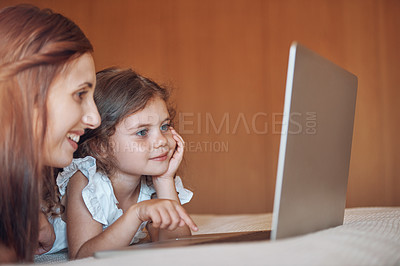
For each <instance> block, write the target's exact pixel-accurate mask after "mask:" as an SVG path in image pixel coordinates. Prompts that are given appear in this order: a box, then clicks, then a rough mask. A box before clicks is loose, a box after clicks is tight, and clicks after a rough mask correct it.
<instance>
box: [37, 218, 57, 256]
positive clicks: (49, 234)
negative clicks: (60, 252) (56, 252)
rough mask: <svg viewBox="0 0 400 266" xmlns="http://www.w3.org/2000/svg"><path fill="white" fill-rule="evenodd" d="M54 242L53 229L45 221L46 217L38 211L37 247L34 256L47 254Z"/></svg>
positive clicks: (47, 221)
mask: <svg viewBox="0 0 400 266" xmlns="http://www.w3.org/2000/svg"><path fill="white" fill-rule="evenodd" d="M55 240H56V234H55V233H54V227H53V225H51V224H50V222H49V220H47V217H46V215H45V214H44V213H43V212H42V211H39V239H38V242H39V245H38V248H37V249H36V252H35V255H40V254H43V253H46V252H48V251H49V250H50V249H51V248H52V247H53V244H54V241H55Z"/></svg>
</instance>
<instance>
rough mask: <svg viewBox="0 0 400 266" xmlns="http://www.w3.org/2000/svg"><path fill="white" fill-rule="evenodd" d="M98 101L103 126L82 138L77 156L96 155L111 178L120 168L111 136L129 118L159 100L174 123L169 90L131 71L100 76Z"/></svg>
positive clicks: (110, 71) (106, 72) (99, 165)
mask: <svg viewBox="0 0 400 266" xmlns="http://www.w3.org/2000/svg"><path fill="white" fill-rule="evenodd" d="M96 80H97V81H96V90H95V92H94V101H95V103H96V105H97V109H98V110H99V113H100V117H101V124H100V126H99V127H97V128H95V129H89V130H87V132H86V133H85V134H84V135H83V136H82V138H81V143H80V144H79V148H78V150H77V152H76V154H75V157H85V156H93V157H94V158H96V164H97V169H98V170H99V171H101V172H103V173H104V174H106V175H108V176H110V175H112V174H113V173H114V170H115V169H116V166H117V162H116V160H115V158H114V156H113V152H111V151H112V149H113V144H112V143H110V141H109V139H110V137H111V136H112V135H113V134H114V133H115V129H116V126H117V125H118V124H119V123H120V122H122V121H123V120H124V118H126V117H127V116H129V115H131V114H134V113H136V112H138V111H140V110H143V109H144V108H145V107H146V104H147V103H148V102H149V101H150V100H152V99H154V98H155V97H159V98H160V99H162V100H163V101H164V102H165V103H166V104H167V107H168V112H169V115H170V119H171V121H172V120H173V118H174V116H175V110H174V108H172V107H171V105H170V104H169V96H170V93H169V90H168V89H166V88H164V87H162V86H160V85H158V84H157V83H155V82H154V81H152V80H151V79H149V78H146V77H143V76H141V75H139V74H137V73H136V72H134V71H132V70H131V69H118V68H107V69H104V70H102V71H100V72H98V73H97V75H96Z"/></svg>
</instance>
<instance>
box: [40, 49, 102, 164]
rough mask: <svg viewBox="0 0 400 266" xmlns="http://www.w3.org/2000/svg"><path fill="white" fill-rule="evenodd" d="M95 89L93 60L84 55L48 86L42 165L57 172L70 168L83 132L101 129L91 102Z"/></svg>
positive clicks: (69, 65) (95, 108) (72, 62)
mask: <svg viewBox="0 0 400 266" xmlns="http://www.w3.org/2000/svg"><path fill="white" fill-rule="evenodd" d="M95 85H96V73H95V67H94V62H93V57H92V55H90V54H88V53H87V54H84V55H82V56H80V57H78V58H77V59H75V60H73V61H71V62H70V63H69V64H68V65H67V66H66V67H65V69H64V70H63V71H62V72H61V73H60V74H59V75H58V76H57V77H56V79H55V80H54V82H53V83H52V85H51V86H50V88H49V94H48V98H47V112H48V113H47V131H46V134H45V141H44V164H45V165H47V166H52V167H60V168H61V167H65V166H67V165H69V164H70V163H71V161H72V155H73V153H74V152H75V150H76V149H77V148H78V144H77V143H78V142H79V137H80V136H81V135H82V134H83V133H84V131H85V129H86V128H96V127H98V126H99V125H100V116H99V113H98V111H97V107H96V105H95V103H94V100H93V93H94V89H95Z"/></svg>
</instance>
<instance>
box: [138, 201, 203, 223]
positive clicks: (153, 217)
mask: <svg viewBox="0 0 400 266" xmlns="http://www.w3.org/2000/svg"><path fill="white" fill-rule="evenodd" d="M131 208H134V209H135V210H134V211H135V213H136V216H137V218H138V219H139V220H140V221H142V222H145V221H151V223H152V226H153V227H155V228H160V229H167V230H170V231H172V230H175V229H177V228H178V227H183V226H185V225H187V226H189V228H190V229H191V230H193V231H197V230H198V228H197V225H196V224H195V223H194V222H193V220H192V218H190V216H189V215H188V214H187V212H186V210H185V209H184V208H183V207H182V206H181V205H180V204H179V203H178V202H176V201H174V200H166V199H152V200H146V201H142V202H139V203H137V204H135V205H133V206H132V207H131Z"/></svg>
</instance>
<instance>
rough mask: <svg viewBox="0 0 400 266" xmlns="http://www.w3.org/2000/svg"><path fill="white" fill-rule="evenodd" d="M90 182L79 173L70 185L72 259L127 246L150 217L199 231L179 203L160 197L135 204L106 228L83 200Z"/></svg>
mask: <svg viewBox="0 0 400 266" xmlns="http://www.w3.org/2000/svg"><path fill="white" fill-rule="evenodd" d="M87 183H88V181H87V178H86V177H85V176H84V175H83V174H82V173H81V172H77V173H76V174H75V175H74V176H73V177H71V179H70V181H69V184H68V189H67V206H66V210H67V213H66V215H67V236H68V245H69V255H70V258H83V257H88V256H92V255H93V254H94V252H96V251H101V250H107V249H117V248H120V247H126V246H128V245H129V244H130V242H131V240H132V238H133V237H134V235H135V234H136V232H137V230H138V228H139V226H140V224H141V223H142V222H144V221H149V220H151V221H152V224H153V226H154V227H156V228H162V229H168V230H175V229H176V228H178V227H179V226H183V225H185V224H188V225H189V226H190V227H191V228H193V230H197V227H196V225H195V223H194V222H193V221H192V219H191V218H190V217H189V215H188V214H187V213H186V211H185V210H184V209H183V208H182V206H180V204H178V203H177V202H175V201H172V200H160V199H158V200H148V201H143V202H140V203H138V204H135V205H132V206H131V207H130V208H129V209H128V210H127V211H126V212H125V213H124V214H123V215H122V216H121V217H120V218H119V219H118V220H117V221H115V222H114V223H113V224H112V225H110V226H109V227H108V228H107V229H106V230H104V231H103V228H102V225H101V224H100V223H98V222H97V221H95V220H93V218H92V215H91V214H90V212H89V211H88V209H87V207H86V205H85V203H84V201H83V198H82V190H83V188H84V187H85V186H86V185H87Z"/></svg>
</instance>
